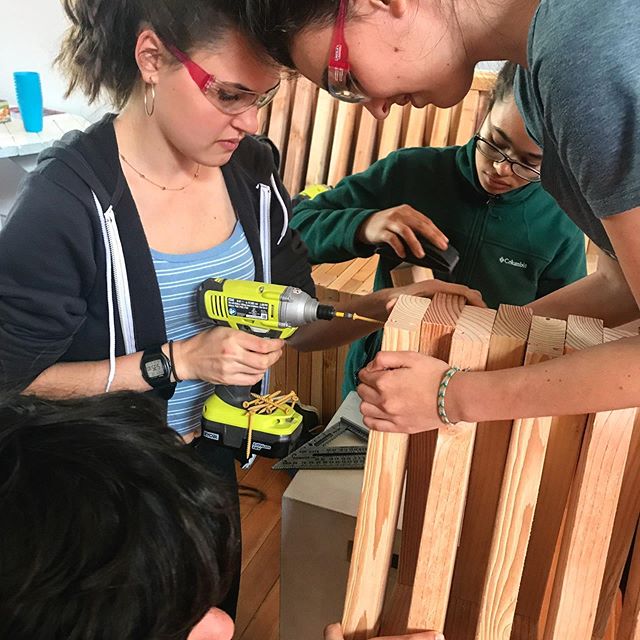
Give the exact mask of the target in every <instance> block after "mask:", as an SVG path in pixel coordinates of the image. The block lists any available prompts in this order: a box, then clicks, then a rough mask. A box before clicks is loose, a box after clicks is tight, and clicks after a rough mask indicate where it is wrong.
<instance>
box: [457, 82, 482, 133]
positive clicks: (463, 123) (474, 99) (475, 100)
mask: <svg viewBox="0 0 640 640" xmlns="http://www.w3.org/2000/svg"><path fill="white" fill-rule="evenodd" d="M479 106H480V93H479V92H478V91H473V90H472V91H469V93H467V95H466V96H465V98H464V100H463V102H462V109H461V112H460V121H459V124H458V129H457V132H456V136H455V144H459V145H463V144H467V142H469V140H471V137H472V136H473V135H474V134H475V132H476V115H477V113H478V107H479Z"/></svg>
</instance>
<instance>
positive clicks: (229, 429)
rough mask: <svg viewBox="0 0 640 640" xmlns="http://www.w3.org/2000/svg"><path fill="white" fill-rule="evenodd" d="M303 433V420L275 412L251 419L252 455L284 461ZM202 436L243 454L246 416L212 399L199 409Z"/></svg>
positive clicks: (246, 436)
mask: <svg viewBox="0 0 640 640" xmlns="http://www.w3.org/2000/svg"><path fill="white" fill-rule="evenodd" d="M301 433H302V416H301V415H300V414H299V413H298V412H296V411H292V412H289V413H285V412H284V411H281V410H278V411H275V412H274V413H271V414H265V415H261V414H254V415H253V416H252V417H251V452H252V453H256V454H258V455H260V456H264V457H267V458H284V457H285V456H287V455H289V452H290V450H291V449H292V447H293V446H294V445H295V443H296V441H297V440H298V438H299V437H300V434H301ZM202 436H203V437H204V438H207V439H209V440H214V441H216V442H217V443H218V444H221V445H223V446H225V447H231V448H233V449H241V450H244V449H245V448H246V445H247V438H248V436H249V414H248V412H246V411H241V410H238V408H237V407H234V406H233V405H230V404H228V403H226V402H225V401H224V400H222V399H221V398H220V397H218V396H217V395H212V396H211V397H210V398H209V399H208V400H207V401H206V402H205V403H204V407H203V409H202Z"/></svg>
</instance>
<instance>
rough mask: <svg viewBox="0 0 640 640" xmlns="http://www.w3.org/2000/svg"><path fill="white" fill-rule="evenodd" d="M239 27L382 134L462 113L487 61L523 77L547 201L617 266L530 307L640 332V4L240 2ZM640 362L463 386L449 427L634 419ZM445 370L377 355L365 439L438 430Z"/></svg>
mask: <svg viewBox="0 0 640 640" xmlns="http://www.w3.org/2000/svg"><path fill="white" fill-rule="evenodd" d="M235 19H236V20H237V22H238V24H240V25H242V26H243V28H244V29H245V31H246V32H247V33H249V34H250V35H251V36H252V37H253V38H254V39H255V40H256V41H257V42H258V43H260V44H261V45H262V46H263V47H264V48H265V49H266V50H267V51H268V52H269V53H270V54H271V55H272V56H273V57H274V59H275V60H276V61H278V62H279V63H281V64H284V65H286V66H289V67H292V68H295V69H297V70H298V71H300V72H301V73H302V74H303V75H305V76H306V77H308V78H309V79H310V80H312V81H313V82H315V83H316V84H318V85H320V86H323V87H325V88H326V89H328V90H329V91H330V92H331V93H332V94H333V95H334V97H336V98H338V99H341V100H346V101H350V102H361V103H363V104H364V106H365V107H366V108H367V109H369V110H370V111H371V112H372V113H373V115H375V116H376V117H378V118H384V117H386V115H387V114H388V112H389V107H390V105H391V104H393V103H399V104H406V103H408V102H411V103H412V104H413V105H415V106H417V107H423V106H425V105H427V104H429V103H433V104H435V105H436V106H438V107H450V106H453V105H455V104H457V103H458V102H460V100H462V98H463V97H464V96H465V94H466V93H467V91H468V89H469V87H470V85H471V80H472V77H473V72H474V68H475V66H476V64H477V63H478V62H479V61H482V60H510V61H512V62H515V63H517V64H519V65H520V69H519V71H518V74H517V77H516V101H517V103H518V106H519V109H520V111H521V114H522V117H523V119H524V122H525V125H526V127H527V130H528V132H529V134H530V135H531V137H532V138H533V139H534V140H535V141H536V142H537V143H538V144H539V145H540V147H541V148H542V149H543V152H544V158H545V160H544V163H543V165H542V169H541V173H542V185H543V187H545V189H546V190H547V191H548V192H549V193H550V194H551V195H552V196H553V197H554V198H555V199H556V200H557V202H558V204H559V205H560V206H561V207H562V209H563V210H564V211H565V212H566V213H567V214H568V215H569V216H570V217H571V218H572V219H573V220H574V221H575V222H576V224H577V225H578V226H579V227H580V228H581V229H582V230H583V231H584V232H585V233H586V234H587V235H588V236H589V238H591V239H592V240H593V241H594V242H595V243H596V244H597V245H598V246H599V247H600V248H601V249H602V250H603V251H605V252H608V256H607V257H605V258H603V259H602V260H601V261H600V262H599V269H598V271H597V272H596V273H594V274H592V275H590V276H588V277H587V278H583V279H582V280H579V281H578V282H576V283H573V284H571V285H569V286H568V287H563V288H562V289H559V290H558V291H555V292H553V293H551V294H550V295H548V296H545V297H543V298H541V299H540V300H536V301H535V302H533V303H532V304H531V305H530V306H531V308H532V309H533V311H534V312H535V313H536V314H538V315H543V316H545V315H546V316H553V317H559V318H566V317H567V316H568V315H569V314H576V315H583V316H589V317H598V318H602V319H604V321H605V323H606V325H607V326H617V325H620V324H623V323H625V322H629V321H632V320H637V319H638V318H640V310H639V304H640V264H639V260H640V258H639V256H640V180H639V179H638V176H639V175H640V135H638V126H639V123H640V117H639V113H640V58H639V57H638V55H636V53H637V51H638V47H640V29H638V22H639V20H640V4H639V3H638V2H637V1H636V0H613V1H612V2H607V3H602V2H597V1H596V0H586V1H585V2H573V1H572V0H504V1H502V2H499V3H496V2H494V1H493V0H477V1H476V2H469V3H466V2H465V3H459V2H454V1H453V0H443V1H442V2H431V1H430V0H408V1H407V0H388V1H385V2H360V1H357V0H318V1H317V2H313V3H309V2H298V1H297V0H245V1H244V2H240V3H238V5H237V11H236V16H235ZM594 25H597V28H595V29H594ZM332 43H333V44H332ZM338 45H339V46H338ZM614 254H615V257H614ZM639 351H640V338H632V339H629V340H625V341H623V342H621V343H612V344H607V345H603V346H601V347H596V348H593V349H589V350H586V351H583V352H580V353H575V354H569V355H567V356H563V357H561V358H556V359H554V360H553V361H551V362H549V363H545V364H538V365H533V366H530V367H526V368H524V367H520V368H516V369H511V370H509V372H508V373H505V372H504V371H488V372H471V371H469V372H460V373H458V374H456V375H455V376H454V377H453V378H452V379H451V383H450V384H449V386H448V391H447V407H446V415H447V416H448V419H449V420H450V421H452V422H458V421H460V420H464V421H467V422H483V421H490V420H501V419H512V418H514V417H535V416H549V415H570V414H583V413H591V412H597V411H603V410H610V409H617V408H622V407H634V406H638V405H640V369H639V366H640V365H639V364H638V363H639V362H640V358H639V357H638V354H639ZM448 369H449V366H448V365H447V363H445V362H442V361H440V360H438V359H435V358H429V357H427V356H424V355H420V354H409V353H405V354H389V353H379V354H378V356H377V357H376V359H375V360H374V361H373V362H372V363H371V365H370V366H369V367H367V368H366V369H364V370H363V371H362V372H361V374H360V380H361V382H362V386H361V387H360V388H359V392H360V394H361V397H362V399H363V403H362V407H361V409H362V413H363V415H364V417H365V423H366V424H367V426H369V427H372V428H375V429H384V430H391V431H408V430H411V431H423V430H427V429H436V428H438V427H440V426H442V424H443V420H441V417H440V415H439V412H438V409H437V402H436V398H437V392H438V388H439V386H440V385H441V383H442V382H443V381H444V379H445V375H446V374H447V372H448ZM603 381H605V382H604V383H603ZM585 389H588V390H589V391H588V393H585ZM390 408H391V409H390Z"/></svg>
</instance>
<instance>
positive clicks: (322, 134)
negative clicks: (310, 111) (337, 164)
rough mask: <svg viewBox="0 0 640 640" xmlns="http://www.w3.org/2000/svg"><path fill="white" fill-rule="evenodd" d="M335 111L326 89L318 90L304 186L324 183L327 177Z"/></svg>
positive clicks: (332, 100) (334, 105) (333, 103)
mask: <svg viewBox="0 0 640 640" xmlns="http://www.w3.org/2000/svg"><path fill="white" fill-rule="evenodd" d="M335 111H336V100H334V99H333V98H332V97H331V95H330V94H329V93H327V92H326V91H319V92H318V101H317V103H316V113H315V119H314V121H313V129H312V130H311V146H310V148H309V160H308V161H307V173H306V176H305V182H304V184H305V186H306V185H309V184H324V183H325V181H326V179H327V170H328V167H329V159H330V157H331V145H332V139H333V136H332V132H333V120H334V115H335Z"/></svg>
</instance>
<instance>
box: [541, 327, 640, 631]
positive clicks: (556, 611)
mask: <svg viewBox="0 0 640 640" xmlns="http://www.w3.org/2000/svg"><path fill="white" fill-rule="evenodd" d="M608 337H609V335H608V334H607V333H605V336H604V338H605V340H606V339H607V338H608ZM635 415H636V409H619V410H617V411H602V412H600V413H597V414H592V415H590V416H589V420H588V422H587V427H586V430H585V435H584V441H583V444H582V450H581V452H580V460H579V462H578V468H577V471H576V475H575V478H574V481H573V486H572V489H571V495H570V498H569V506H568V508H567V522H566V527H565V532H564V534H563V538H562V544H561V547H560V556H559V559H558V568H557V571H556V578H555V582H554V586H553V592H552V596H551V604H550V607H549V615H548V619H547V623H546V628H545V633H544V638H545V640H559V639H560V638H562V639H564V638H569V637H573V638H591V635H592V633H593V628H594V624H595V615H596V610H597V606H598V598H599V594H600V588H601V585H602V580H603V577H604V572H605V565H606V560H607V552H608V548H609V543H610V541H611V536H612V531H613V524H614V520H615V513H616V508H617V505H618V501H619V498H620V491H621V486H622V481H623V476H624V469H625V466H626V461H627V456H628V453H629V447H630V444H631V435H632V432H633V425H634V422H635Z"/></svg>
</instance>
